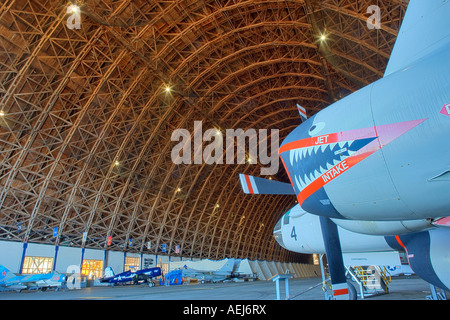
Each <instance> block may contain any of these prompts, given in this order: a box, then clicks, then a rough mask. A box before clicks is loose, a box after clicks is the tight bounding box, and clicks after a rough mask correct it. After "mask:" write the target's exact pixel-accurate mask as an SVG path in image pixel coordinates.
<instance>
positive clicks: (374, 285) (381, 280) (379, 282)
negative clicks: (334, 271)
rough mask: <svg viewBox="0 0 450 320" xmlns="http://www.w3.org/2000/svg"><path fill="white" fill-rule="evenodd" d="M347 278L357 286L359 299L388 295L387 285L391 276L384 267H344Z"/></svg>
mask: <svg viewBox="0 0 450 320" xmlns="http://www.w3.org/2000/svg"><path fill="white" fill-rule="evenodd" d="M346 269H347V276H350V277H351V278H352V280H353V281H355V282H356V283H357V284H358V285H359V293H360V297H361V299H364V298H366V297H369V296H373V295H379V294H386V293H389V287H388V284H389V283H390V282H391V275H390V273H389V271H388V270H387V269H386V268H385V267H380V266H368V267H362V266H352V267H346Z"/></svg>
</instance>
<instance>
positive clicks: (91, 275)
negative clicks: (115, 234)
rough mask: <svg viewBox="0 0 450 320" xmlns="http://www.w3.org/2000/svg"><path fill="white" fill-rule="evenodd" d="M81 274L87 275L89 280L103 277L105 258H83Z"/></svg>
mask: <svg viewBox="0 0 450 320" xmlns="http://www.w3.org/2000/svg"><path fill="white" fill-rule="evenodd" d="M81 274H82V275H85V276H87V277H88V279H89V280H92V279H99V278H101V277H102V276H103V260H87V259H83V266H82V267H81Z"/></svg>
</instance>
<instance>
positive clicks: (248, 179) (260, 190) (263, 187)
mask: <svg viewBox="0 0 450 320" xmlns="http://www.w3.org/2000/svg"><path fill="white" fill-rule="evenodd" d="M239 179H240V180H241V186H242V189H243V190H244V192H245V193H247V194H293V195H295V191H294V189H293V188H292V185H291V184H289V183H284V182H280V181H275V180H267V179H263V178H258V177H254V176H250V175H248V174H242V173H240V174H239Z"/></svg>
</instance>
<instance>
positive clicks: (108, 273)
mask: <svg viewBox="0 0 450 320" xmlns="http://www.w3.org/2000/svg"><path fill="white" fill-rule="evenodd" d="M110 277H114V271H113V269H112V268H111V267H106V269H105V278H110Z"/></svg>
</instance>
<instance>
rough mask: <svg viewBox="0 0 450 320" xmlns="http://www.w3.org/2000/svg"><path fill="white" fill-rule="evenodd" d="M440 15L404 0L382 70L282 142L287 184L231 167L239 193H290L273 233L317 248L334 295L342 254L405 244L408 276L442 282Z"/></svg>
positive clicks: (446, 252)
mask: <svg viewBox="0 0 450 320" xmlns="http://www.w3.org/2000/svg"><path fill="white" fill-rule="evenodd" d="M449 17H450V1H449V0H426V1H424V0H411V1H410V3H409V5H408V8H407V10H406V13H405V17H404V20H403V22H402V26H401V28H400V31H399V33H398V37H397V40H396V43H395V45H394V48H393V51H392V54H391V57H390V60H389V63H388V65H387V68H386V70H385V74H384V77H383V78H382V79H379V80H378V81H375V82H374V83H372V84H370V85H368V86H366V87H364V88H362V89H360V90H359V91H357V92H354V93H352V94H351V95H349V96H347V97H345V98H343V99H342V100H340V101H337V102H335V103H333V104H332V105H330V106H329V107H327V108H325V109H323V110H321V111H320V112H318V113H317V114H315V115H314V116H313V117H310V118H308V119H307V120H305V121H303V123H302V124H301V125H299V126H298V127H297V128H295V129H294V130H293V131H292V132H291V133H290V134H289V135H288V136H287V138H286V139H285V140H284V141H283V143H282V145H281V146H280V149H279V154H280V157H281V159H282V163H283V165H284V168H285V170H286V172H287V173H288V176H289V179H290V182H291V183H290V185H289V184H284V186H283V187H281V188H280V187H279V184H280V182H277V184H278V185H275V184H274V183H272V181H271V180H264V179H261V178H256V177H250V176H245V175H241V184H242V186H243V189H244V191H245V192H246V193H253V194H255V193H270V194H276V193H277V191H278V190H280V191H279V192H278V193H279V194H289V193H290V194H293V195H295V196H296V198H297V200H298V205H297V206H295V207H294V208H293V209H292V210H291V211H290V212H289V213H288V214H287V215H285V216H284V217H282V219H281V221H280V222H279V223H278V224H277V226H276V227H275V230H274V235H275V237H276V239H277V241H278V242H279V243H280V244H281V245H282V246H284V247H285V248H286V249H288V250H292V251H295V252H301V253H326V255H327V261H328V264H329V270H330V275H331V283H332V288H333V291H334V292H333V293H334V297H335V298H348V292H349V291H348V285H347V283H346V278H345V268H344V262H343V255H342V253H346V252H360V253H363V252H366V253H368V252H382V251H392V250H399V251H400V250H402V251H405V252H406V253H407V257H408V260H409V264H410V266H411V268H412V270H413V271H414V272H415V273H416V274H417V275H418V276H420V277H421V278H423V279H424V280H426V281H427V282H429V283H430V284H432V285H434V286H436V287H438V288H441V289H443V290H449V288H450V246H449V243H450V229H449V227H450V140H449V137H450V19H449ZM271 186H272V187H271ZM288 186H290V188H291V189H290V191H289V190H288V189H289V188H288ZM266 190H270V192H267V191H266ZM287 190H288V191H287Z"/></svg>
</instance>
